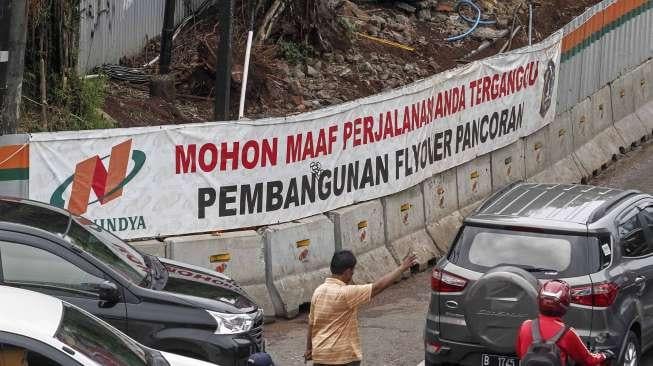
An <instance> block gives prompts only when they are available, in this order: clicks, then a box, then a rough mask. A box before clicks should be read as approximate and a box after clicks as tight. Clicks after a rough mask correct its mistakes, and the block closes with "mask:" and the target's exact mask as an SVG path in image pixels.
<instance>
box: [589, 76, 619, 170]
mask: <svg viewBox="0 0 653 366" xmlns="http://www.w3.org/2000/svg"><path fill="white" fill-rule="evenodd" d="M611 95H612V92H611V89H610V86H605V87H603V89H601V90H599V91H598V92H596V93H594V95H592V96H591V97H590V98H591V100H592V134H593V135H594V136H595V137H594V138H593V140H594V141H595V143H596V144H597V145H598V147H599V149H601V151H602V152H603V156H602V160H603V161H604V164H608V163H609V162H611V161H614V160H616V158H617V156H618V154H619V151H620V148H621V147H622V146H624V144H625V142H624V140H623V139H622V138H621V135H619V133H618V132H617V130H616V129H615V128H614V119H613V114H614V113H613V112H612V102H611V100H612V97H611ZM601 167H602V168H603V165H602V166H601Z"/></svg>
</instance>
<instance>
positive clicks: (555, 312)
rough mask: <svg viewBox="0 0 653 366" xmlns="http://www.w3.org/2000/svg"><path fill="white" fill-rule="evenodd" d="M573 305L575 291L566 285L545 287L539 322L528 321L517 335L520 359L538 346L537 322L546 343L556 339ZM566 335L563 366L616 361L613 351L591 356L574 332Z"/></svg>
mask: <svg viewBox="0 0 653 366" xmlns="http://www.w3.org/2000/svg"><path fill="white" fill-rule="evenodd" d="M570 302H571V290H570V288H569V285H568V284H567V283H566V282H564V281H560V280H552V281H549V282H547V283H545V284H544V285H543V286H542V288H541V289H540V292H539V295H538V305H539V310H540V315H539V317H538V318H537V319H535V320H527V321H525V322H524V323H523V324H522V325H521V328H520V329H519V333H518V334H517V342H516V343H517V345H516V350H517V356H518V357H519V359H523V358H524V356H525V355H526V354H527V353H528V352H529V348H530V347H531V345H532V344H533V343H534V342H533V329H532V327H533V322H534V321H537V322H538V325H539V331H540V336H541V339H542V340H549V339H551V338H553V337H555V336H556V335H557V334H559V332H561V331H562V329H564V328H565V327H566V326H565V324H564V322H563V321H562V316H563V315H565V313H566V312H567V309H568V308H569V304H570ZM563 332H564V333H562V335H561V336H560V340H559V341H558V342H556V345H557V346H558V349H559V351H560V365H562V366H565V365H567V364H568V362H567V360H573V361H574V362H575V364H576V365H582V366H600V365H604V364H607V362H606V361H607V360H610V359H612V358H613V357H614V353H612V352H611V351H609V350H607V351H603V352H601V353H591V352H590V351H589V350H588V349H587V347H586V346H585V344H584V343H583V341H582V340H581V339H580V337H579V336H578V333H576V331H575V330H574V329H573V328H568V329H567V330H566V331H563Z"/></svg>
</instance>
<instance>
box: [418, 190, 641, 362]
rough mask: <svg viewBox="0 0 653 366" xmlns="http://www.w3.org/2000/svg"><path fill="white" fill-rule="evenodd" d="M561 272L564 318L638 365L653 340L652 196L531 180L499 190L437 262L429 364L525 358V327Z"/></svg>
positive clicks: (598, 346) (591, 342)
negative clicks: (521, 330) (568, 294)
mask: <svg viewBox="0 0 653 366" xmlns="http://www.w3.org/2000/svg"><path fill="white" fill-rule="evenodd" d="M554 278H559V279H564V280H565V281H567V282H568V283H569V284H570V285H571V287H572V306H571V307H570V309H569V311H568V312H567V315H566V316H565V318H564V320H565V322H566V323H567V324H568V325H570V326H572V327H574V328H575V329H576V330H577V331H578V333H579V335H580V336H581V337H582V339H583V340H584V341H585V342H586V344H587V345H588V347H589V348H590V349H594V350H596V351H600V350H605V349H610V350H612V351H613V352H615V354H616V355H618V359H619V362H618V363H617V364H618V365H638V364H639V360H640V355H641V352H642V351H643V350H647V349H648V348H649V347H650V346H652V345H653V196H650V195H647V194H643V193H641V192H637V191H622V190H616V189H610V188H599V187H592V186H583V185H559V184H526V183H517V184H514V185H512V186H509V187H507V188H505V189H503V190H502V191H499V192H497V193H495V194H494V195H493V196H492V197H490V198H489V199H488V200H487V201H485V202H484V203H483V205H482V206H481V207H480V208H478V209H477V210H476V211H475V212H474V213H473V214H471V215H470V216H469V217H467V218H466V219H465V221H464V223H463V226H462V227H461V229H460V231H459V232H458V235H457V236H456V239H455V240H454V243H452V245H451V248H450V250H449V253H448V254H447V256H446V257H444V258H442V259H441V260H440V261H439V262H438V264H437V265H436V267H435V268H434V269H433V275H432V278H431V288H432V293H431V304H430V307H429V311H428V314H427V319H426V329H425V334H424V343H425V363H426V365H449V364H454V365H470V366H471V365H473V366H479V365H480V366H516V365H518V364H519V361H518V360H517V359H516V358H515V356H514V354H515V350H514V347H515V338H516V335H517V330H518V327H519V326H520V325H521V323H522V322H523V321H524V320H526V319H531V318H535V317H536V316H537V302H536V298H537V288H538V285H539V283H541V282H542V281H545V280H549V279H554Z"/></svg>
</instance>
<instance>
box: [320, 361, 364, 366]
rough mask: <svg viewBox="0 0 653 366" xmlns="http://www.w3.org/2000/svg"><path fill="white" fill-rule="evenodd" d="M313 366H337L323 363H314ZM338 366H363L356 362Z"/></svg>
mask: <svg viewBox="0 0 653 366" xmlns="http://www.w3.org/2000/svg"><path fill="white" fill-rule="evenodd" d="M313 366H336V365H327V364H323V363H314V364H313ZM337 366H361V362H360V361H354V362H350V363H345V364H340V365H337Z"/></svg>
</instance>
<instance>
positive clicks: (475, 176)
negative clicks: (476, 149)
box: [456, 155, 492, 208]
mask: <svg viewBox="0 0 653 366" xmlns="http://www.w3.org/2000/svg"><path fill="white" fill-rule="evenodd" d="M456 174H457V179H458V180H457V184H458V207H460V208H463V207H466V206H469V205H471V204H474V203H475V202H478V201H480V200H482V199H483V198H485V197H487V196H489V195H490V193H492V172H491V165H490V155H483V156H479V157H477V158H476V159H474V160H472V161H470V162H467V163H465V164H463V165H459V166H458V167H456Z"/></svg>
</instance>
